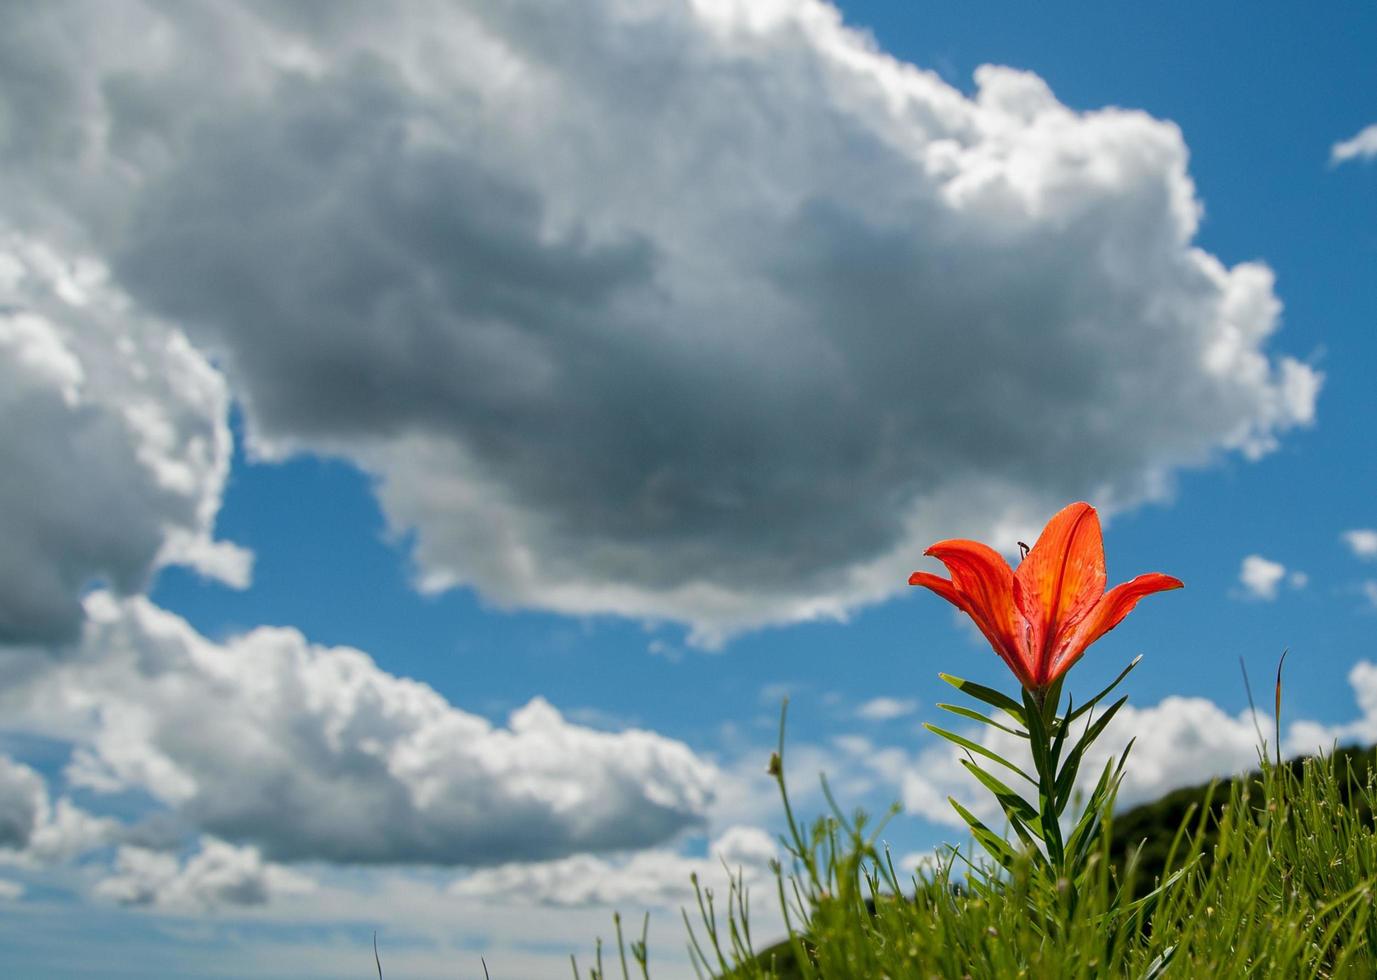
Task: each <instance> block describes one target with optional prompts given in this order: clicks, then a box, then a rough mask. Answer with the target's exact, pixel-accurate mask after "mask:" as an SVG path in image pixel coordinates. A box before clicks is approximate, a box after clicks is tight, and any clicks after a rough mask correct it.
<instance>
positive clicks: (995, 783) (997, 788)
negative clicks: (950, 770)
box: [961, 759, 1042, 837]
mask: <svg viewBox="0 0 1377 980" xmlns="http://www.w3.org/2000/svg"><path fill="white" fill-rule="evenodd" d="M961 765H963V766H965V767H966V770H967V771H968V772H969V773H970V774H971V775H972V776H974V777H975V778H976V779H978V780H979V781H980V783H981V785H982V786H984V787H985V788H986V789H988V790H989V791H990V792H991V793H993V794H994V797H995V799H997V800H998V801H999V805H1000V806H1001V807H1002V808H1003V809H1004V812H1005V813H1006V814H1008V815H1009V817H1010V819H1013V818H1014V817H1017V818H1019V819H1021V820H1022V821H1023V822H1024V823H1025V824H1028V825H1030V827H1033V829H1036V827H1034V826H1033V825H1035V824H1036V822H1037V819H1038V811H1037V807H1035V806H1033V804H1031V803H1029V802H1028V801H1027V800H1025V799H1024V798H1023V797H1021V796H1019V795H1018V794H1017V793H1015V792H1014V791H1013V790H1012V789H1010V788H1009V787H1008V786H1006V785H1004V784H1003V783H1001V782H1000V781H999V780H998V779H996V778H995V777H994V776H992V775H990V774H989V773H988V772H986V771H985V770H984V769H981V768H980V767H979V766H978V765H976V764H975V763H974V762H972V761H971V760H969V759H962V760H961ZM1038 836H1039V837H1041V836H1042V835H1041V833H1040V832H1039V833H1038Z"/></svg>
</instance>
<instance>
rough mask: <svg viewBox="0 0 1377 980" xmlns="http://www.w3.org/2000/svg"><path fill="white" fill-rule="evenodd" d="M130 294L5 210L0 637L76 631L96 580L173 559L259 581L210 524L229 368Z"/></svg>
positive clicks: (131, 576) (134, 582)
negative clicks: (22, 231)
mask: <svg viewBox="0 0 1377 980" xmlns="http://www.w3.org/2000/svg"><path fill="white" fill-rule="evenodd" d="M130 306H131V304H130V300H129V299H128V297H127V296H126V295H124V294H123V293H122V292H121V291H120V290H119V289H118V288H117V287H116V286H114V285H112V284H111V283H110V282H108V280H107V278H106V274H105V271H104V270H103V269H102V268H101V267H100V266H99V265H98V264H96V263H94V262H93V261H91V260H87V259H78V260H72V259H68V258H65V257H63V256H61V255H59V254H58V253H56V252H54V251H53V250H52V249H50V248H48V247H46V246H44V245H42V244H39V243H37V242H35V241H34V240H32V239H30V238H26V237H24V236H21V235H17V234H15V233H13V232H7V231H6V230H5V228H4V224H3V214H0V415H3V417H4V418H5V419H6V423H5V425H4V427H3V429H0V457H2V458H3V459H4V460H5V479H4V480H3V481H0V539H2V540H3V541H4V542H5V545H4V548H3V549H0V643H5V642H10V643H22V642H29V641H55V640H63V639H70V638H72V637H74V636H75V635H76V633H77V631H78V630H79V628H80V623H81V604H80V597H81V593H82V591H83V590H84V589H85V588H87V587H88V586H89V585H90V584H91V583H92V582H94V581H103V582H104V583H105V584H106V585H107V586H109V587H112V588H115V589H118V590H121V591H123V592H137V591H139V590H140V589H142V588H143V587H144V585H145V584H146V582H147V579H148V577H149V575H150V574H151V573H152V571H153V570H154V569H156V568H157V567H158V566H160V565H164V564H169V563H174V562H175V563H181V564H187V565H191V566H193V567H195V568H197V569H199V570H200V571H202V572H203V573H205V574H207V575H210V576H212V577H216V578H220V579H222V580H224V581H226V582H228V583H230V584H232V585H235V586H240V587H242V586H244V585H246V584H247V582H248V577H249V570H250V564H251V557H252V556H251V555H250V554H249V553H248V552H246V551H245V550H244V549H242V548H239V547H237V546H235V545H232V544H229V543H227V542H223V541H215V540H214V539H213V537H212V534H213V529H214V523H215V515H216V512H217V511H218V509H219V506H220V493H221V490H222V488H223V486H224V482H225V476H226V473H227V472H228V468H229V463H230V434H229V429H228V427H227V425H226V411H227V409H228V405H229V394H228V389H227V387H226V384H225V381H224V379H223V378H222V377H221V375H220V374H219V373H218V372H217V371H216V370H215V369H214V368H212V367H211V365H210V364H209V363H208V362H207V360H206V359H205V357H203V356H202V355H201V354H199V353H197V352H196V351H195V350H193V349H192V348H191V346H190V344H189V343H188V342H187V340H186V338H185V336H183V335H182V334H181V333H180V332H179V331H177V330H175V329H174V328H172V327H170V326H168V325H166V324H163V323H160V322H158V321H156V320H154V319H151V318H149V317H146V316H143V315H140V314H137V313H135V312H134V311H133V310H131V308H130Z"/></svg>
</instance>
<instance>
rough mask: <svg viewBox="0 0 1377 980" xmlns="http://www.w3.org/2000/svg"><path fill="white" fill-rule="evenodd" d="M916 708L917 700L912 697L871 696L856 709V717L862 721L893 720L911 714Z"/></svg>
mask: <svg viewBox="0 0 1377 980" xmlns="http://www.w3.org/2000/svg"><path fill="white" fill-rule="evenodd" d="M917 710H918V702H917V701H915V700H913V699H912V698H891V697H885V696H882V697H878V698H871V699H870V700H869V701H867V702H865V703H864V704H862V705H861V706H860V707H858V708H857V709H856V717H857V718H860V719H862V720H864V721H893V720H894V719H895V718H902V717H904V716H905V715H911V714H913V713H914V712H915V711H917Z"/></svg>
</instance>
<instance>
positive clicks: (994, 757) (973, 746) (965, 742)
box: [923, 722, 1037, 786]
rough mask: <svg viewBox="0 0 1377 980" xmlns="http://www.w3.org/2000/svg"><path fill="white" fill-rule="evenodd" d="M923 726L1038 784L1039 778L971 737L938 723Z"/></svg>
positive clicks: (925, 723)
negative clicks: (965, 736) (947, 728)
mask: <svg viewBox="0 0 1377 980" xmlns="http://www.w3.org/2000/svg"><path fill="white" fill-rule="evenodd" d="M923 727H924V728H926V729H927V730H928V731H930V732H932V733H933V734H934V735H941V736H942V737H943V738H945V739H946V740H947V741H949V742H955V743H956V744H957V745H959V746H961V747H962V748H963V749H966V750H968V751H970V752H974V753H975V754H976V755H983V756H984V757H985V758H987V759H989V760H990V761H991V762H998V763H999V764H1000V765H1001V766H1004V767H1005V768H1006V769H1012V770H1013V771H1014V772H1016V773H1018V774H1019V775H1020V776H1022V777H1023V778H1024V779H1026V780H1028V782H1030V783H1032V784H1033V785H1034V786H1036V785H1037V780H1035V779H1034V778H1033V777H1032V776H1030V775H1028V774H1027V773H1026V772H1024V771H1023V770H1022V769H1020V768H1019V767H1018V766H1016V765H1014V764H1013V763H1012V762H1010V761H1009V760H1008V759H1006V758H1004V757H1003V756H1001V755H999V754H997V753H995V752H992V751H990V750H989V749H987V748H985V746H983V745H981V744H979V743H978V742H972V741H971V740H970V739H968V738H963V737H961V736H960V735H957V734H956V733H955V732H949V731H947V730H946V729H945V728H938V727H937V726H936V725H933V724H929V723H927V722H924V723H923Z"/></svg>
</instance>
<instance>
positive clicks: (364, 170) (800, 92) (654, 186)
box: [0, 0, 1321, 644]
mask: <svg viewBox="0 0 1377 980" xmlns="http://www.w3.org/2000/svg"><path fill="white" fill-rule="evenodd" d="M11 21H12V23H11V24H10V25H8V26H9V27H10V28H11V29H10V30H8V31H7V32H6V33H7V38H6V42H7V47H6V49H5V51H4V57H3V58H0V71H3V72H14V73H15V74H16V76H18V77H19V78H22V79H23V80H24V84H22V85H20V84H17V83H16V84H9V83H8V82H9V79H7V78H4V77H0V113H3V115H4V116H5V118H8V119H11V120H13V121H14V122H13V126H14V127H15V131H17V132H22V133H24V134H25V136H24V139H23V141H22V142H15V143H9V144H4V145H3V146H0V153H3V154H4V157H3V159H4V162H5V167H4V168H3V170H0V201H4V202H5V204H4V208H5V211H6V213H7V214H8V216H9V219H10V220H11V221H12V222H14V223H15V224H17V225H19V226H21V227H24V228H26V229H28V230H29V231H31V232H32V233H33V234H35V235H39V236H42V237H44V238H45V240H48V239H51V240H52V241H55V242H56V241H61V242H62V243H64V247H65V244H66V243H72V242H75V243H78V244H80V245H81V247H82V248H90V249H91V250H93V251H95V252H96V253H97V254H99V255H100V256H102V258H103V259H104V260H105V261H106V262H107V264H109V265H110V266H111V267H112V268H113V269H114V270H115V276H116V277H117V280H118V283H119V285H120V288H121V289H123V290H124V291H126V292H128V293H129V294H130V295H131V296H132V297H133V301H134V303H135V308H136V309H137V308H147V309H151V310H155V311H157V312H159V313H160V314H162V315H165V316H170V317H175V318H176V319H177V320H178V322H183V323H185V324H186V329H187V330H189V331H192V332H193V335H194V337H195V338H196V339H197V341H198V343H201V344H203V345H205V347H206V349H207V350H213V351H214V352H215V354H216V357H217V363H218V364H222V365H223V366H224V370H225V371H226V372H227V374H228V375H229V377H231V378H232V380H233V382H234V384H235V387H236V394H237V395H239V396H241V398H242V402H243V405H244V410H245V415H246V418H247V422H248V430H249V434H250V438H251V440H252V442H253V448H254V449H255V451H256V452H258V453H260V454H274V453H278V454H282V453H288V452H292V451H294V450H300V449H315V450H319V451H323V452H329V453H336V454H339V455H342V456H345V457H347V458H349V459H351V460H353V461H355V462H356V463H358V464H359V465H361V466H363V467H365V468H366V469H367V470H369V471H370V472H371V473H373V474H375V475H376V476H377V477H378V487H379V495H380V499H381V502H382V504H383V506H384V508H385V511H386V513H387V516H388V518H389V520H390V522H391V523H392V525H393V526H394V527H395V528H397V529H398V530H406V529H414V530H415V531H416V539H415V540H416V549H415V558H416V561H417V565H418V581H419V582H420V584H421V585H422V586H423V587H424V588H427V589H437V590H438V589H443V588H447V587H450V586H472V587H474V588H476V589H477V590H478V591H480V592H481V593H482V594H483V595H484V596H485V597H486V598H487V599H488V600H489V601H492V602H494V603H496V604H498V605H501V606H504V607H522V608H540V609H548V610H555V611H560V612H565V613H572V614H585V613H615V614H621V615H625V616H632V617H642V618H647V619H652V620H654V619H666V620H673V621H678V622H684V623H687V624H689V625H690V626H691V627H692V630H693V639H694V641H695V642H698V643H700V644H712V643H714V642H717V641H720V640H722V639H723V638H724V637H726V636H728V635H730V634H732V633H733V632H735V631H738V630H742V629H748V628H752V627H756V626H760V625H764V624H770V623H780V622H792V621H800V620H807V619H815V618H820V617H842V616H845V615H846V614H847V613H848V612H849V611H850V610H852V609H854V608H856V607H857V606H859V605H862V604H865V603H869V602H875V601H879V600H882V599H885V598H887V597H890V596H892V595H894V594H896V593H897V592H900V591H902V589H903V588H904V585H903V583H904V581H905V578H906V575H907V573H908V572H909V571H911V564H912V562H913V560H914V556H915V555H917V554H918V553H919V552H920V551H921V550H922V548H923V547H924V546H926V545H927V544H928V543H929V542H930V541H931V540H932V539H933V538H934V537H938V536H945V535H947V534H950V533H957V534H962V535H967V536H975V537H981V538H985V539H993V540H996V541H998V542H1001V543H1005V544H1010V545H1011V544H1012V542H1013V540H1014V539H1015V538H1016V537H1018V536H1019V535H1020V534H1022V533H1025V532H1027V531H1029V530H1030V529H1036V527H1037V526H1038V525H1040V523H1041V522H1042V520H1044V519H1045V517H1046V516H1047V514H1049V513H1050V512H1051V511H1052V510H1054V509H1055V508H1056V507H1057V506H1060V505H1061V504H1062V503H1064V502H1065V501H1066V500H1067V499H1073V498H1076V497H1081V496H1089V497H1093V498H1094V499H1095V500H1096V502H1097V503H1099V504H1100V505H1101V506H1102V507H1103V508H1104V509H1105V511H1106V512H1107V513H1108V512H1113V511H1116V510H1122V509H1125V508H1129V507H1132V506H1134V505H1135V504H1137V503H1139V502H1141V501H1143V500H1146V499H1152V498H1160V497H1162V496H1163V495H1165V494H1166V493H1167V492H1168V491H1169V489H1170V486H1171V482H1172V478H1173V474H1174V473H1175V472H1177V471H1178V470H1179V469H1180V468H1181V467H1186V466H1195V465H1200V464H1203V463H1205V462H1207V461H1208V460H1210V459H1211V458H1213V457H1215V456H1217V455H1218V454H1219V453H1221V452H1226V451H1237V452H1239V453H1242V454H1243V455H1245V456H1247V457H1249V458H1254V457H1257V456H1259V455H1261V454H1263V453H1266V452H1267V451H1269V450H1270V449H1272V448H1273V447H1274V446H1275V445H1276V444H1277V440H1278V439H1279V438H1280V436H1281V435H1282V434H1283V433H1285V432H1286V431H1288V430H1290V429H1292V428H1294V427H1296V426H1302V425H1307V424H1309V423H1310V422H1312V421H1313V418H1314V406H1315V399H1316V395H1317V392H1318V389H1319V386H1320V381H1321V379H1320V376H1319V375H1318V373H1317V372H1315V371H1314V370H1313V369H1312V368H1310V367H1308V366H1306V365H1305V364H1302V363H1300V362H1299V361H1297V360H1294V359H1292V358H1289V357H1284V356H1277V355H1273V354H1272V353H1270V352H1269V349H1268V348H1269V343H1270V338H1271V336H1272V335H1273V333H1274V332H1275V331H1276V329H1277V327H1278V325H1279V312H1280V303H1279V301H1278V300H1277V297H1276V295H1275V292H1274V289H1273V281H1272V274H1271V272H1270V271H1269V270H1268V269H1267V268H1266V267H1264V266H1262V265H1259V264H1255V263H1245V264H1241V265H1237V266H1234V267H1226V266H1225V265H1223V264H1222V263H1221V262H1219V261H1218V260H1217V259H1216V258H1215V257H1213V256H1211V255H1210V254H1208V253H1206V252H1204V251H1203V250H1201V249H1199V248H1197V247H1196V246H1194V245H1193V244H1192V241H1193V238H1194V235H1195V232H1196V225H1197V220H1198V214H1199V211H1200V203H1199V201H1198V199H1197V196H1196V193H1195V188H1194V186H1193V184H1192V182H1191V180H1190V178H1189V176H1188V174H1187V171H1186V162H1187V151H1186V147H1185V145H1184V143H1183V141H1182V138H1181V133H1180V131H1179V130H1178V129H1177V128H1176V127H1175V126H1173V125H1172V124H1170V123H1166V122H1162V121H1159V120H1155V119H1153V118H1151V117H1149V116H1147V115H1146V114H1144V113H1141V112H1134V111H1126V110H1120V109H1105V110H1100V111H1093V112H1075V111H1073V110H1071V109H1069V108H1067V107H1066V106H1064V105H1062V104H1061V103H1060V102H1058V100H1057V99H1056V97H1055V96H1054V95H1053V94H1052V93H1051V92H1050V91H1049V90H1048V88H1047V86H1046V85H1045V84H1044V83H1043V82H1042V80H1041V79H1039V78H1038V77H1036V76H1035V75H1031V74H1028V73H1024V72H1019V71H1014V70H1010V69H1006V68H996V67H985V68H982V69H980V70H979V71H978V72H977V75H976V80H975V93H974V95H973V96H971V97H967V96H966V95H964V94H962V93H961V92H960V91H958V90H957V89H955V88H953V87H951V86H950V85H948V84H946V83H945V82H943V81H942V80H941V79H940V78H938V77H937V76H936V75H935V74H932V73H930V72H925V71H921V70H919V69H917V68H915V67H913V66H911V65H906V64H903V63H901V62H898V61H896V60H894V59H892V58H890V57H888V56H886V55H885V54H883V53H882V52H880V51H878V50H877V49H876V47H875V45H874V42H873V41H871V40H870V39H869V38H867V36H865V35H864V34H862V33H860V32H856V31H852V30H849V29H847V28H846V27H844V26H843V24H842V20H841V16H840V14H839V13H838V11H837V10H836V9H834V8H832V7H829V6H826V5H824V4H821V3H818V2H813V0H793V2H782V3H778V4H773V5H771V6H770V7H769V8H768V10H766V9H763V8H761V7H760V5H758V4H755V3H751V2H748V0H721V2H712V3H706V2H704V3H696V4H670V5H655V6H652V7H646V6H644V5H638V4H627V3H625V2H623V0H589V2H586V3H581V4H577V5H556V6H555V7H554V8H548V9H547V8H546V7H542V8H541V9H540V11H539V13H536V12H535V8H534V7H528V6H523V5H520V4H518V5H510V4H499V5H494V4H491V3H487V2H483V0H469V2H461V3H449V4H429V3H418V4H416V5H414V6H411V7H408V9H407V11H406V13H405V14H400V15H399V14H398V13H397V12H395V11H393V10H391V9H383V8H381V7H376V6H372V5H366V4H364V5H348V6H344V5H340V6H334V7H332V8H330V9H329V11H328V12H327V11H324V10H311V11H302V10H300V9H297V8H291V7H280V6H277V5H256V6H248V5H234V4H227V5H219V6H216V7H214V8H209V9H201V8H195V9H193V8H187V7H183V6H180V5H164V4H153V3H137V2H131V3H127V4H122V5H120V6H119V8H118V9H115V8H113V7H110V6H108V5H102V4H74V3H61V2H55V3H45V4H35V5H28V6H26V7H24V8H22V9H21V10H19V11H16V12H15V13H14V15H13V16H12V17H11ZM21 22H22V23H21ZM208 37H213V38H214V39H215V40H214V43H213V44H210V43H207V42H206V40H205V39H206V38H208ZM34 357H35V358H36V359H37V360H36V361H35V363H39V362H41V364H42V367H41V369H40V368H39V367H34V368H32V369H31V373H35V375H36V373H37V372H39V371H40V370H42V371H46V372H47V373H46V374H45V375H44V377H46V378H48V379H49V380H48V382H47V384H48V385H49V389H50V394H49V396H48V397H49V398H50V399H57V400H58V402H60V399H61V396H62V392H63V391H64V390H66V389H64V388H63V385H64V384H66V385H67V386H68V387H69V388H70V386H71V384H72V383H74V382H72V381H71V377H70V374H71V372H70V371H68V370H67V368H65V367H64V366H63V361H62V359H61V358H57V359H52V358H46V359H45V358H41V357H40V356H39V355H38V354H35V355H34ZM83 363H84V362H83ZM67 367H70V365H68V366H67ZM64 371H65V372H66V373H65V374H64ZM64 378H66V380H65V381H64V380H63V379H64ZM55 404H56V403H55ZM91 482H92V485H93V486H100V485H102V484H100V483H99V482H97V481H91ZM98 512H99V509H98V508H96V507H91V506H88V507H86V508H85V509H82V510H80V513H89V514H94V513H98ZM64 526H65V525H64ZM198 526H199V525H198ZM144 537H145V538H147V539H148V540H152V538H151V536H149V535H145V536H144ZM141 540H143V539H141ZM52 553H54V554H56V553H59V552H56V551H54V552H52ZM149 553H150V554H151V552H149ZM205 554H206V553H205V550H204V549H192V550H191V551H189V552H187V555H186V557H187V558H188V560H191V556H193V555H205ZM201 562H202V567H203V568H206V569H207V570H211V571H217V572H219V573H220V574H222V575H224V576H225V577H227V578H229V579H231V580H235V579H236V577H237V576H238V574H239V573H238V569H239V568H240V566H239V565H238V564H236V562H235V560H233V559H232V558H229V557H227V555H226V554H225V553H223V552H219V551H217V552H212V553H211V554H210V556H209V557H203V558H202V559H201ZM147 564H148V559H142V560H141V561H138V562H133V563H132V565H133V567H134V568H135V569H136V570H141V569H144V568H146V566H147ZM83 571H84V568H83ZM137 577H138V576H136V575H133V574H131V575H129V576H128V578H130V579H131V580H132V579H134V578H137ZM63 594H66V593H63Z"/></svg>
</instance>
